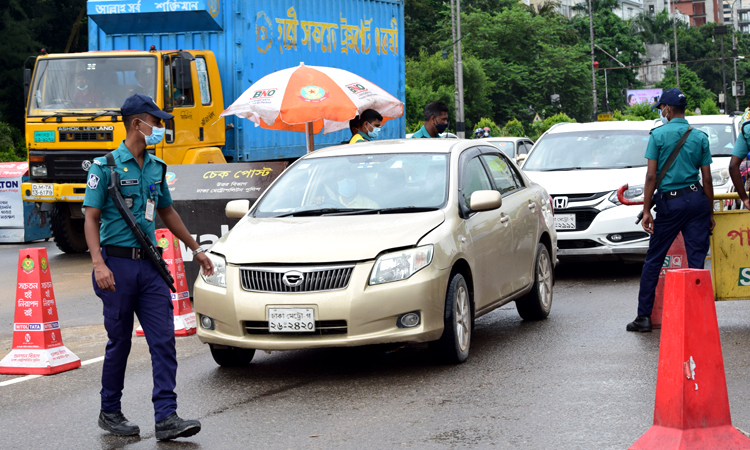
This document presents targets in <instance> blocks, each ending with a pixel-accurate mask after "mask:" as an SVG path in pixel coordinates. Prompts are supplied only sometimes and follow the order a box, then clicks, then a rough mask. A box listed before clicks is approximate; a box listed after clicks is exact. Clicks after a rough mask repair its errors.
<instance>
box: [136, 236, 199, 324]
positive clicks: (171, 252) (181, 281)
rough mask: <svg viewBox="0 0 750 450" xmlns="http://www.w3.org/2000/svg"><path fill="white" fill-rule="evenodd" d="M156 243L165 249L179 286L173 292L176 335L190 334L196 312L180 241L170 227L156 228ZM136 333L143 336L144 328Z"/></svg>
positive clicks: (170, 269) (170, 267) (176, 284)
mask: <svg viewBox="0 0 750 450" xmlns="http://www.w3.org/2000/svg"><path fill="white" fill-rule="evenodd" d="M156 243H157V245H158V246H159V247H161V248H162V249H164V253H163V254H162V256H163V258H164V261H166V263H167V266H169V273H171V274H172V278H174V285H175V288H177V292H175V293H173V294H172V306H173V308H174V335H175V336H190V335H191V334H195V331H196V322H195V312H193V308H192V306H191V305H190V292H189V291H188V284H187V278H186V277H185V263H184V262H183V261H182V251H180V241H179V239H177V238H176V237H174V235H173V234H172V232H171V231H169V230H168V229H166V228H160V229H158V230H156ZM135 334H136V336H143V335H144V333H143V328H141V327H138V328H137V329H136V330H135Z"/></svg>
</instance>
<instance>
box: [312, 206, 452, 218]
mask: <svg viewBox="0 0 750 450" xmlns="http://www.w3.org/2000/svg"><path fill="white" fill-rule="evenodd" d="M439 209H440V208H438V207H436V206H396V207H393V208H379V209H354V210H349V211H344V212H340V213H331V214H324V216H346V215H354V214H398V213H415V212H427V211H437V210H439Z"/></svg>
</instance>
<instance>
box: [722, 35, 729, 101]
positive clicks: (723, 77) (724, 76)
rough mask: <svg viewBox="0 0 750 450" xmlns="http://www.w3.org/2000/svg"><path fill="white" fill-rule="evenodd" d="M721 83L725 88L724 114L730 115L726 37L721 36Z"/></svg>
mask: <svg viewBox="0 0 750 450" xmlns="http://www.w3.org/2000/svg"><path fill="white" fill-rule="evenodd" d="M721 82H722V84H723V86H722V87H723V88H724V114H729V108H728V107H727V105H729V97H727V73H726V71H725V70H724V36H723V35H722V36H721Z"/></svg>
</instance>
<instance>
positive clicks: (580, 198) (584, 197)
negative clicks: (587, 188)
mask: <svg viewBox="0 0 750 450" xmlns="http://www.w3.org/2000/svg"><path fill="white" fill-rule="evenodd" d="M610 192H611V191H607V192H596V193H593V194H558V195H553V196H552V197H568V201H574V202H587V201H591V200H596V199H597V198H601V197H604V196H605V195H607V194H609V193H610Z"/></svg>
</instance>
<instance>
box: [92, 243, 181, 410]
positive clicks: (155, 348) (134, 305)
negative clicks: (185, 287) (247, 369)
mask: <svg viewBox="0 0 750 450" xmlns="http://www.w3.org/2000/svg"><path fill="white" fill-rule="evenodd" d="M102 257H103V258H104V261H105V263H106V264H107V267H109V270H111V271H112V273H113V274H114V277H115V292H112V291H103V290H101V289H99V287H98V286H97V284H96V279H95V278H94V274H93V273H92V275H91V278H92V280H93V283H94V291H95V292H96V295H97V296H98V297H99V298H101V300H102V303H103V304H104V328H105V329H106V330H107V337H109V342H107V349H106V352H105V355H104V366H103V367H102V390H101V397H102V406H101V409H102V411H104V412H118V411H120V410H121V405H120V399H121V398H122V389H123V387H124V382H125V367H126V366H127V362H128V355H129V354H130V346H131V339H132V335H133V313H135V314H136V315H137V316H138V321H139V322H140V323H141V326H142V327H143V332H144V334H145V335H146V341H147V343H148V348H149V351H150V353H151V367H152V371H153V379H154V389H153V392H152V395H151V400H152V401H153V403H154V418H155V420H156V421H157V422H158V421H160V420H162V419H165V418H167V417H169V416H170V415H171V414H172V413H173V412H175V411H176V409H177V394H175V392H174V388H175V385H176V375H177V351H176V350H175V338H174V315H173V312H172V300H171V296H170V293H169V288H168V287H167V284H166V282H165V281H164V280H163V279H162V278H161V277H160V276H159V273H158V272H157V270H156V268H155V267H154V264H153V263H152V262H151V260H132V259H126V258H117V257H113V256H107V254H106V250H105V249H102Z"/></svg>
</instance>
